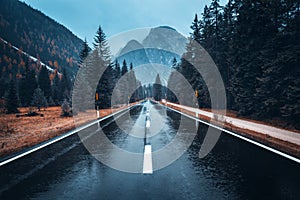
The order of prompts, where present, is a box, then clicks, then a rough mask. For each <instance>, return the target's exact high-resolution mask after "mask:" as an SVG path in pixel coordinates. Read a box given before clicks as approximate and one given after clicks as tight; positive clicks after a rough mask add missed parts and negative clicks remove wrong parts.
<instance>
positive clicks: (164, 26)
mask: <svg viewBox="0 0 300 200" xmlns="http://www.w3.org/2000/svg"><path fill="white" fill-rule="evenodd" d="M156 28H166V29H170V30H173V31H176V29H175V28H173V27H171V26H166V25H163V26H158V27H156Z"/></svg>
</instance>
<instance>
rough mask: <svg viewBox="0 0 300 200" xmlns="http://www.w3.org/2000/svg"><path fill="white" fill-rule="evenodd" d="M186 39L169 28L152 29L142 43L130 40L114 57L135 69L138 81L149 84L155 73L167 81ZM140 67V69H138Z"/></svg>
mask: <svg viewBox="0 0 300 200" xmlns="http://www.w3.org/2000/svg"><path fill="white" fill-rule="evenodd" d="M186 44H187V39H186V38H185V37H184V36H182V35H181V34H180V33H178V32H177V31H176V30H175V29H173V28H171V27H166V26H161V27H156V28H152V29H151V30H150V32H149V34H148V35H147V36H146V37H145V39H144V40H143V41H142V43H140V42H138V41H136V40H130V41H129V42H128V43H127V44H126V45H125V46H124V47H123V48H121V49H120V51H119V53H118V54H117V55H116V59H118V61H119V62H123V60H126V62H127V63H132V64H133V66H134V67H135V71H136V74H137V76H138V78H139V80H142V82H143V83H146V82H147V83H151V82H152V79H153V80H154V78H155V76H156V74H157V73H164V74H165V77H164V76H162V79H167V76H168V75H169V73H170V71H171V66H172V64H173V60H174V58H176V60H177V61H179V60H180V57H181V55H182V54H183V53H184V52H185V47H186ZM139 67H141V68H142V69H139Z"/></svg>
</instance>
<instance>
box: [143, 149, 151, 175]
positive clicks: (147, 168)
mask: <svg viewBox="0 0 300 200" xmlns="http://www.w3.org/2000/svg"><path fill="white" fill-rule="evenodd" d="M143 174H153V168H152V148H151V145H145V148H144V164H143Z"/></svg>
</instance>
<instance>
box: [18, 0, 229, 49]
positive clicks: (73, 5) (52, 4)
mask: <svg viewBox="0 0 300 200" xmlns="http://www.w3.org/2000/svg"><path fill="white" fill-rule="evenodd" d="M22 1H25V2H26V3H27V4H29V5H31V6H32V7H33V8H36V9H38V10H40V11H42V12H43V13H45V14H46V15H48V16H49V17H51V18H53V19H55V20H56V21H57V22H59V23H61V24H63V25H64V26H66V27H67V28H69V29H70V30H71V31H72V32H73V33H74V34H76V35H77V36H78V37H80V38H81V39H84V38H85V37H86V38H87V40H88V42H89V45H90V46H91V43H92V41H93V37H94V35H95V32H96V30H97V28H98V26H99V25H101V26H102V28H103V30H104V32H105V33H106V35H107V36H108V37H111V36H113V35H116V34H118V33H120V32H124V31H128V30H131V29H136V28H144V27H157V26H161V25H168V26H171V27H173V28H175V29H176V30H177V31H179V32H180V33H182V34H183V35H188V34H189V33H190V28H189V27H190V25H191V23H192V20H193V18H194V15H195V13H198V14H199V15H201V13H202V12H203V8H204V5H209V4H210V2H211V0H22ZM226 2H227V0H220V4H221V5H224V4H225V3H226Z"/></svg>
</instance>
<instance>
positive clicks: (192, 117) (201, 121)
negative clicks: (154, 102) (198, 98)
mask: <svg viewBox="0 0 300 200" xmlns="http://www.w3.org/2000/svg"><path fill="white" fill-rule="evenodd" d="M159 104H160V105H161V106H163V107H165V108H167V109H169V110H172V111H174V112H177V113H179V114H181V115H183V116H186V117H188V118H190V119H193V120H195V121H198V122H200V123H203V124H205V125H207V126H211V127H213V128H215V129H218V130H221V131H222V132H225V133H227V134H230V135H232V136H234V137H237V138H239V139H241V140H244V141H246V142H249V143H251V144H254V145H256V146H259V147H261V148H263V149H266V150H268V151H271V152H273V153H275V154H278V155H280V156H283V157H285V158H287V159H290V160H293V161H295V162H297V163H299V164H300V159H299V158H296V157H294V156H291V155H289V154H286V153H284V152H282V151H279V150H277V149H274V148H272V147H269V146H267V145H264V144H262V143H259V142H257V141H254V140H251V139H249V138H246V137H244V136H242V135H239V134H237V133H234V132H232V131H229V130H227V129H224V128H222V127H219V126H217V125H214V124H211V123H208V122H206V121H204V120H201V119H199V118H196V117H194V116H191V115H188V114H186V113H183V112H181V111H179V110H176V109H174V108H171V107H168V106H166V105H163V104H161V103H159Z"/></svg>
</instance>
